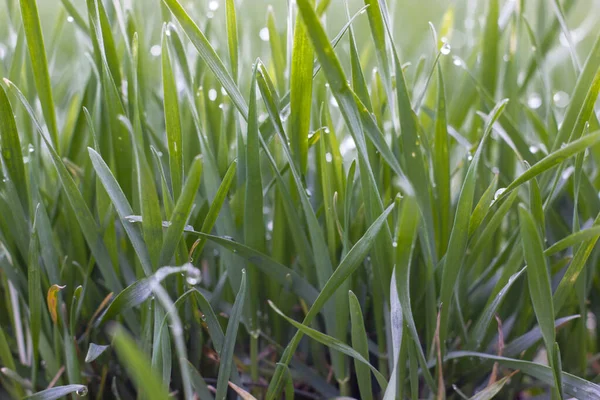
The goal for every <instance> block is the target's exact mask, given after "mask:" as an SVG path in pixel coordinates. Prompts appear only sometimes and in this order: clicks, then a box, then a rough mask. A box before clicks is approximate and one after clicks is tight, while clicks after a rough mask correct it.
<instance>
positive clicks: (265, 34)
mask: <svg viewBox="0 0 600 400" xmlns="http://www.w3.org/2000/svg"><path fill="white" fill-rule="evenodd" d="M258 36H260V40H262V41H263V42H268V41H269V28H262V29H261V30H260V32H258Z"/></svg>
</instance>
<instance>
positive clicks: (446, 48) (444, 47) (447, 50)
mask: <svg viewBox="0 0 600 400" xmlns="http://www.w3.org/2000/svg"><path fill="white" fill-rule="evenodd" d="M451 50H452V48H451V47H450V43H444V44H443V45H442V47H441V48H440V53H442V54H443V55H445V56H447V55H448V54H450V51H451Z"/></svg>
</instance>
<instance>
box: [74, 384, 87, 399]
mask: <svg viewBox="0 0 600 400" xmlns="http://www.w3.org/2000/svg"><path fill="white" fill-rule="evenodd" d="M75 394H77V396H79V397H85V396H87V394H88V389H87V387H85V386H84V387H82V388H81V389H77V391H76V392H75Z"/></svg>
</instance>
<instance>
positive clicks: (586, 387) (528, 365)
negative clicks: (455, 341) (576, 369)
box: [446, 351, 600, 399]
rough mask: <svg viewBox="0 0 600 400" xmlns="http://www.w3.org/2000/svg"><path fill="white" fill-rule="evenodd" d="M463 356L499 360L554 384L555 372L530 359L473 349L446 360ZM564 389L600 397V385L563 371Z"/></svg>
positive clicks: (457, 352)
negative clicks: (518, 358)
mask: <svg viewBox="0 0 600 400" xmlns="http://www.w3.org/2000/svg"><path fill="white" fill-rule="evenodd" d="M463 357H474V358H479V359H483V360H490V361H494V362H498V363H499V364H500V365H502V366H505V367H507V368H511V369H518V370H520V371H521V372H522V373H524V374H527V375H529V376H531V377H532V378H535V379H538V380H540V381H542V382H544V383H545V384H547V385H554V383H555V380H554V373H553V371H552V369H551V368H549V367H548V366H546V365H541V364H537V363H533V362H530V361H523V360H517V359H513V358H507V357H500V356H496V355H492V354H485V353H477V352H473V351H455V352H452V353H449V354H448V356H447V357H446V360H453V359H460V358H463ZM562 381H563V390H564V392H565V394H567V395H569V396H579V397H582V396H585V397H584V398H589V399H595V398H598V397H600V386H599V385H597V384H595V383H592V382H589V381H586V380H584V379H581V378H579V377H577V376H574V375H571V374H568V373H566V372H563V373H562Z"/></svg>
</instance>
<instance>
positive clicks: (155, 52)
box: [150, 44, 161, 57]
mask: <svg viewBox="0 0 600 400" xmlns="http://www.w3.org/2000/svg"><path fill="white" fill-rule="evenodd" d="M160 53H161V48H160V46H159V45H157V44H155V45H154V46H152V47H150V54H152V55H153V56H154V57H158V56H160Z"/></svg>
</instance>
